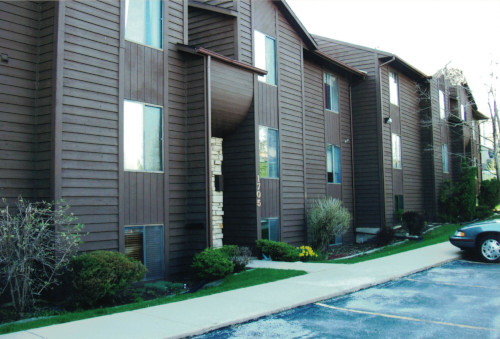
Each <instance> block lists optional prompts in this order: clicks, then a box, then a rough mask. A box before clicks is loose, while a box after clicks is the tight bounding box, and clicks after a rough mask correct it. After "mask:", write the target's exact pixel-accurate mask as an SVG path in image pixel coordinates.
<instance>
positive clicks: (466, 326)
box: [315, 303, 500, 332]
mask: <svg viewBox="0 0 500 339" xmlns="http://www.w3.org/2000/svg"><path fill="white" fill-rule="evenodd" d="M315 305H318V306H322V307H326V308H330V309H332V310H337V311H345V312H351V313H359V314H369V315H375V316H379V317H384V318H392V319H400V320H409V321H418V322H424V323H431V324H437V325H446V326H453V327H461V328H468V329H472V330H482V331H493V332H500V329H499V328H487V327H477V326H470V325H462V324H453V323H446V322H442V321H434V320H425V319H418V318H411V317H404V316H399V315H392V314H384V313H377V312H369V311H361V310H353V309H349V308H342V307H335V306H330V305H326V304H322V303H315Z"/></svg>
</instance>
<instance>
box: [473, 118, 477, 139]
mask: <svg viewBox="0 0 500 339" xmlns="http://www.w3.org/2000/svg"><path fill="white" fill-rule="evenodd" d="M476 138H477V124H476V121H472V140H476Z"/></svg>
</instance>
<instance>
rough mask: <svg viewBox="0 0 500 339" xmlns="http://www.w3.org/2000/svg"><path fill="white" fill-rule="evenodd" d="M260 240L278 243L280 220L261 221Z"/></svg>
mask: <svg viewBox="0 0 500 339" xmlns="http://www.w3.org/2000/svg"><path fill="white" fill-rule="evenodd" d="M260 225H261V228H262V239H267V240H273V241H280V219H279V218H267V219H261V220H260Z"/></svg>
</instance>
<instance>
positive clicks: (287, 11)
mask: <svg viewBox="0 0 500 339" xmlns="http://www.w3.org/2000/svg"><path fill="white" fill-rule="evenodd" d="M273 3H274V4H275V5H276V6H277V7H278V9H279V10H280V11H281V13H282V14H283V16H284V17H285V18H286V19H287V20H288V22H289V23H290V24H291V25H292V27H293V28H294V29H295V31H296V32H297V34H298V35H299V36H300V37H301V38H302V40H303V41H304V43H305V44H306V46H307V48H309V49H310V50H316V49H318V44H317V43H316V41H314V38H313V37H312V35H311V34H310V33H309V32H308V31H307V29H306V28H305V27H304V25H303V24H302V23H301V22H300V20H299V18H298V17H297V16H296V15H295V13H294V12H293V10H292V8H290V6H289V5H288V4H287V2H286V1H285V0H273Z"/></svg>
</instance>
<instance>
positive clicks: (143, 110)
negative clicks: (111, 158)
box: [123, 100, 163, 172]
mask: <svg viewBox="0 0 500 339" xmlns="http://www.w3.org/2000/svg"><path fill="white" fill-rule="evenodd" d="M123 120H124V153H125V170H127V171H144V172H160V171H162V170H163V157H162V153H163V147H162V144H163V143H162V139H163V133H162V131H163V130H162V121H163V118H162V109H161V108H160V107H156V106H149V105H146V104H143V103H140V102H134V101H128V100H125V102H124V118H123Z"/></svg>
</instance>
